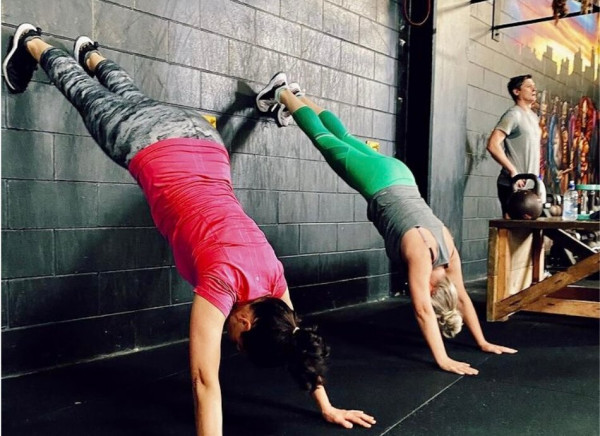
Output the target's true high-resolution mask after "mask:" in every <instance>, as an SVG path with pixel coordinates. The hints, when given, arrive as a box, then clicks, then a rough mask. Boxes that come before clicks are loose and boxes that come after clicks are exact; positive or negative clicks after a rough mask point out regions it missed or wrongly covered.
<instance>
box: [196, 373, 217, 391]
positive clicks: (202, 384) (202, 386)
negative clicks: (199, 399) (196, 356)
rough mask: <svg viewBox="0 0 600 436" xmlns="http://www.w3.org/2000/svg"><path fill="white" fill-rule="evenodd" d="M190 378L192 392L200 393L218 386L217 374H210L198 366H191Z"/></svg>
mask: <svg viewBox="0 0 600 436" xmlns="http://www.w3.org/2000/svg"><path fill="white" fill-rule="evenodd" d="M191 378H192V386H193V388H194V392H197V393H202V392H206V391H209V390H211V389H214V388H219V377H218V375H217V374H210V373H208V372H207V371H203V370H202V369H200V368H192V370H191Z"/></svg>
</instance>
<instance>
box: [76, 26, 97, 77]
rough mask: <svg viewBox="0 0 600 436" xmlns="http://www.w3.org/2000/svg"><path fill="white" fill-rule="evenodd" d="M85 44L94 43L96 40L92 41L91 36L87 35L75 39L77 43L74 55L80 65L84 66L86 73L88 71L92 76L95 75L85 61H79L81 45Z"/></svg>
mask: <svg viewBox="0 0 600 436" xmlns="http://www.w3.org/2000/svg"><path fill="white" fill-rule="evenodd" d="M84 44H94V41H92V40H91V39H90V38H89V37H87V36H83V35H82V36H80V37H78V38H77V39H76V40H75V43H74V44H73V57H74V58H75V60H76V61H77V63H78V64H79V65H81V68H83V69H84V70H85V72H86V73H88V74H89V75H90V76H92V77H93V76H94V75H93V74H92V72H91V71H90V70H89V68H88V67H87V66H86V65H85V62H83V63H82V62H80V61H79V52H80V51H81V47H82V46H83V45H84Z"/></svg>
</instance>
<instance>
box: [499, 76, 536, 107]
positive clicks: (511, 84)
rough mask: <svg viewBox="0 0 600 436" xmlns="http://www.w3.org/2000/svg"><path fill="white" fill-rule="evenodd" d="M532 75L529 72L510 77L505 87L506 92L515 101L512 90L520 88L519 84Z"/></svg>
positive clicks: (515, 97)
mask: <svg viewBox="0 0 600 436" xmlns="http://www.w3.org/2000/svg"><path fill="white" fill-rule="evenodd" d="M532 77H533V76H532V75H531V74H524V75H522V76H515V77H511V78H510V80H509V81H508V85H506V87H507V88H508V94H509V95H510V97H511V98H512V99H513V101H514V102H515V103H516V101H517V96H516V95H515V94H513V90H515V89H521V85H523V82H524V81H525V80H527V79H531V78H532Z"/></svg>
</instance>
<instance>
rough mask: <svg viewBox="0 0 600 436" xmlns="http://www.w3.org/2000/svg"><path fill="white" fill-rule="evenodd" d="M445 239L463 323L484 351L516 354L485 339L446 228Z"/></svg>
mask: <svg viewBox="0 0 600 436" xmlns="http://www.w3.org/2000/svg"><path fill="white" fill-rule="evenodd" d="M444 237H445V239H446V244H447V246H448V247H449V249H451V251H452V255H451V257H450V263H449V264H448V268H447V269H446V274H447V275H448V278H449V279H450V281H452V283H454V286H456V291H457V293H458V310H459V312H460V313H461V314H462V317H463V321H464V323H465V325H466V326H467V328H468V329H469V331H470V332H471V334H472V335H473V338H474V339H475V342H477V345H478V346H479V348H481V349H482V350H483V351H487V352H491V353H496V354H502V353H511V354H512V353H516V352H517V350H514V349H512V348H507V347H503V346H501V345H495V344H491V343H489V342H488V341H487V340H486V339H485V337H484V335H483V330H482V329H481V324H480V323H479V318H478V317H477V312H475V307H474V306H473V302H472V301H471V297H469V294H468V293H467V290H466V288H465V284H464V282H463V275H462V267H461V261H460V255H459V254H458V250H456V248H455V246H454V242H453V241H452V236H450V232H449V231H448V229H446V228H444Z"/></svg>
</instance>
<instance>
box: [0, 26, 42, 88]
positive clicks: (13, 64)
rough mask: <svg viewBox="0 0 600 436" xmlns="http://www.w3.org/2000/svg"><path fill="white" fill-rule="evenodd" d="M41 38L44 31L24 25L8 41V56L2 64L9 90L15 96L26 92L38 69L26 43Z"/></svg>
mask: <svg viewBox="0 0 600 436" xmlns="http://www.w3.org/2000/svg"><path fill="white" fill-rule="evenodd" d="M40 36H42V29H40V28H39V27H35V26H34V25H33V24H29V23H23V24H21V25H19V27H17V30H15V33H14V35H13V36H11V37H10V38H9V40H8V54H7V55H6V57H5V58H4V62H3V63H2V73H3V74H4V81H5V82H6V86H7V87H8V90H9V91H10V92H12V93H14V94H17V93H21V92H23V91H25V89H26V88H27V85H28V84H29V82H31V78H32V77H33V72H34V71H35V70H36V69H37V62H36V60H35V59H34V58H33V56H31V54H29V52H28V51H27V47H26V46H25V43H26V42H27V41H29V40H30V39H31V38H39V37H40Z"/></svg>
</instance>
